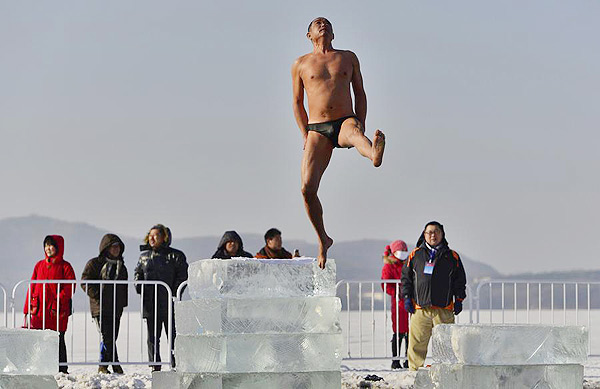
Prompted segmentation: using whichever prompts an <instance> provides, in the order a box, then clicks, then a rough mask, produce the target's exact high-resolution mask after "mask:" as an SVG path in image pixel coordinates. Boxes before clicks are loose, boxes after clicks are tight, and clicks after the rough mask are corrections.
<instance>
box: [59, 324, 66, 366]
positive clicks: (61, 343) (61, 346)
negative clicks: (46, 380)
mask: <svg viewBox="0 0 600 389" xmlns="http://www.w3.org/2000/svg"><path fill="white" fill-rule="evenodd" d="M58 362H64V363H66V362H67V344H66V343H65V331H60V332H59V333H58ZM67 367H68V366H66V365H65V366H58V371H59V372H61V373H65V374H67Z"/></svg>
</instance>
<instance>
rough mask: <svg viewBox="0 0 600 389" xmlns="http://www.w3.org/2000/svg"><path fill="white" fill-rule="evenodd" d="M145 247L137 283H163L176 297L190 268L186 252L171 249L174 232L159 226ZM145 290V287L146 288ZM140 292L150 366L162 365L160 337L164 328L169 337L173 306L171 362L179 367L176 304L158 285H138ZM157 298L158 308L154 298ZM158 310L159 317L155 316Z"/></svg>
mask: <svg viewBox="0 0 600 389" xmlns="http://www.w3.org/2000/svg"><path fill="white" fill-rule="evenodd" d="M144 242H145V244H144V245H142V246H140V250H142V253H141V254H140V259H139V261H138V263H137V266H136V268H135V280H136V281H150V280H157V281H163V282H164V283H166V284H167V285H168V286H169V288H170V289H171V293H172V295H173V296H175V293H177V288H178V287H179V285H181V283H182V282H183V281H186V280H187V278H188V264H187V261H186V258H185V254H183V252H181V251H179V250H177V249H174V248H172V247H170V245H171V231H170V230H169V229H168V228H167V227H165V226H163V225H162V224H157V225H155V226H154V227H152V228H151V229H150V231H149V232H148V234H147V235H146V238H145V239H144ZM142 286H143V287H142ZM136 291H137V292H138V293H141V294H142V296H143V301H142V305H143V309H142V313H143V316H144V319H146V325H147V328H148V358H149V360H150V362H160V361H161V359H160V335H161V331H162V327H164V328H165V333H167V334H168V323H169V305H170V306H171V312H172V318H173V322H172V323H173V324H172V329H171V344H170V350H171V357H172V359H171V361H172V365H173V366H175V356H174V354H173V351H174V347H173V345H174V344H175V335H176V332H175V320H174V311H173V301H172V300H169V298H168V294H167V291H166V290H165V288H164V287H161V286H155V285H136ZM155 295H156V296H157V300H156V307H155V301H154V296H155ZM155 309H156V315H155ZM160 367H161V366H160V365H154V366H152V370H153V371H160Z"/></svg>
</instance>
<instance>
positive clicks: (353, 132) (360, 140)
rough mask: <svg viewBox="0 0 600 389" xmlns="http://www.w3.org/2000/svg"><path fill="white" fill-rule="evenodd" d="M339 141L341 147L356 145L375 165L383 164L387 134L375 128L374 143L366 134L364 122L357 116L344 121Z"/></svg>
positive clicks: (361, 153)
mask: <svg viewBox="0 0 600 389" xmlns="http://www.w3.org/2000/svg"><path fill="white" fill-rule="evenodd" d="M338 143H339V145H340V146H341V147H356V150H358V152H359V153H360V155H362V156H363V157H366V158H369V159H370V160H371V161H372V162H373V165H374V166H375V167H379V166H381V163H382V162H383V152H384V150H385V135H384V134H383V132H381V131H379V130H375V135H373V143H371V141H370V140H369V138H367V137H366V136H365V129H364V127H363V125H362V123H361V122H360V121H359V120H358V119H356V118H348V119H346V120H345V121H344V123H342V128H341V129H340V135H339V137H338Z"/></svg>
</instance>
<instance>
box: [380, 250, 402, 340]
mask: <svg viewBox="0 0 600 389" xmlns="http://www.w3.org/2000/svg"><path fill="white" fill-rule="evenodd" d="M401 278H402V262H401V261H398V262H396V263H393V264H392V263H386V264H385V265H383V269H382V270H381V279H382V280H399V279H401ZM381 287H382V288H383V284H381ZM385 292H386V293H387V294H389V295H390V296H392V299H391V304H390V305H391V306H392V328H394V333H407V332H408V312H406V310H405V309H404V300H403V299H402V294H401V293H402V286H400V284H398V293H400V296H399V297H398V307H396V304H394V301H396V283H391V284H386V288H385ZM396 310H397V311H398V323H396Z"/></svg>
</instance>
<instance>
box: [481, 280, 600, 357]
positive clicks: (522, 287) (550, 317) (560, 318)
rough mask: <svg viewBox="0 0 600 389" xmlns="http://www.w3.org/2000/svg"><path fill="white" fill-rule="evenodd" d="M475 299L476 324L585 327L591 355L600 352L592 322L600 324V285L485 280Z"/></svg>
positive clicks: (595, 283)
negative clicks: (594, 319)
mask: <svg viewBox="0 0 600 389" xmlns="http://www.w3.org/2000/svg"><path fill="white" fill-rule="evenodd" d="M486 293H487V294H486ZM476 296H477V315H476V321H477V323H499V324H500V323H502V324H504V323H507V324H510V323H514V324H553V325H584V326H586V327H587V328H588V336H589V342H588V345H589V347H588V354H589V355H598V353H599V352H600V343H599V342H597V341H596V339H594V337H593V334H595V333H596V331H595V329H594V327H593V323H595V322H600V282H588V281H559V280H547V281H540V280H484V281H482V282H480V283H479V285H478V286H477V291H476ZM594 298H596V300H594ZM482 311H484V312H485V311H487V312H486V313H485V314H484V312H482ZM593 317H595V318H596V321H593V320H592V318H593ZM596 343H598V344H596Z"/></svg>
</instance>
